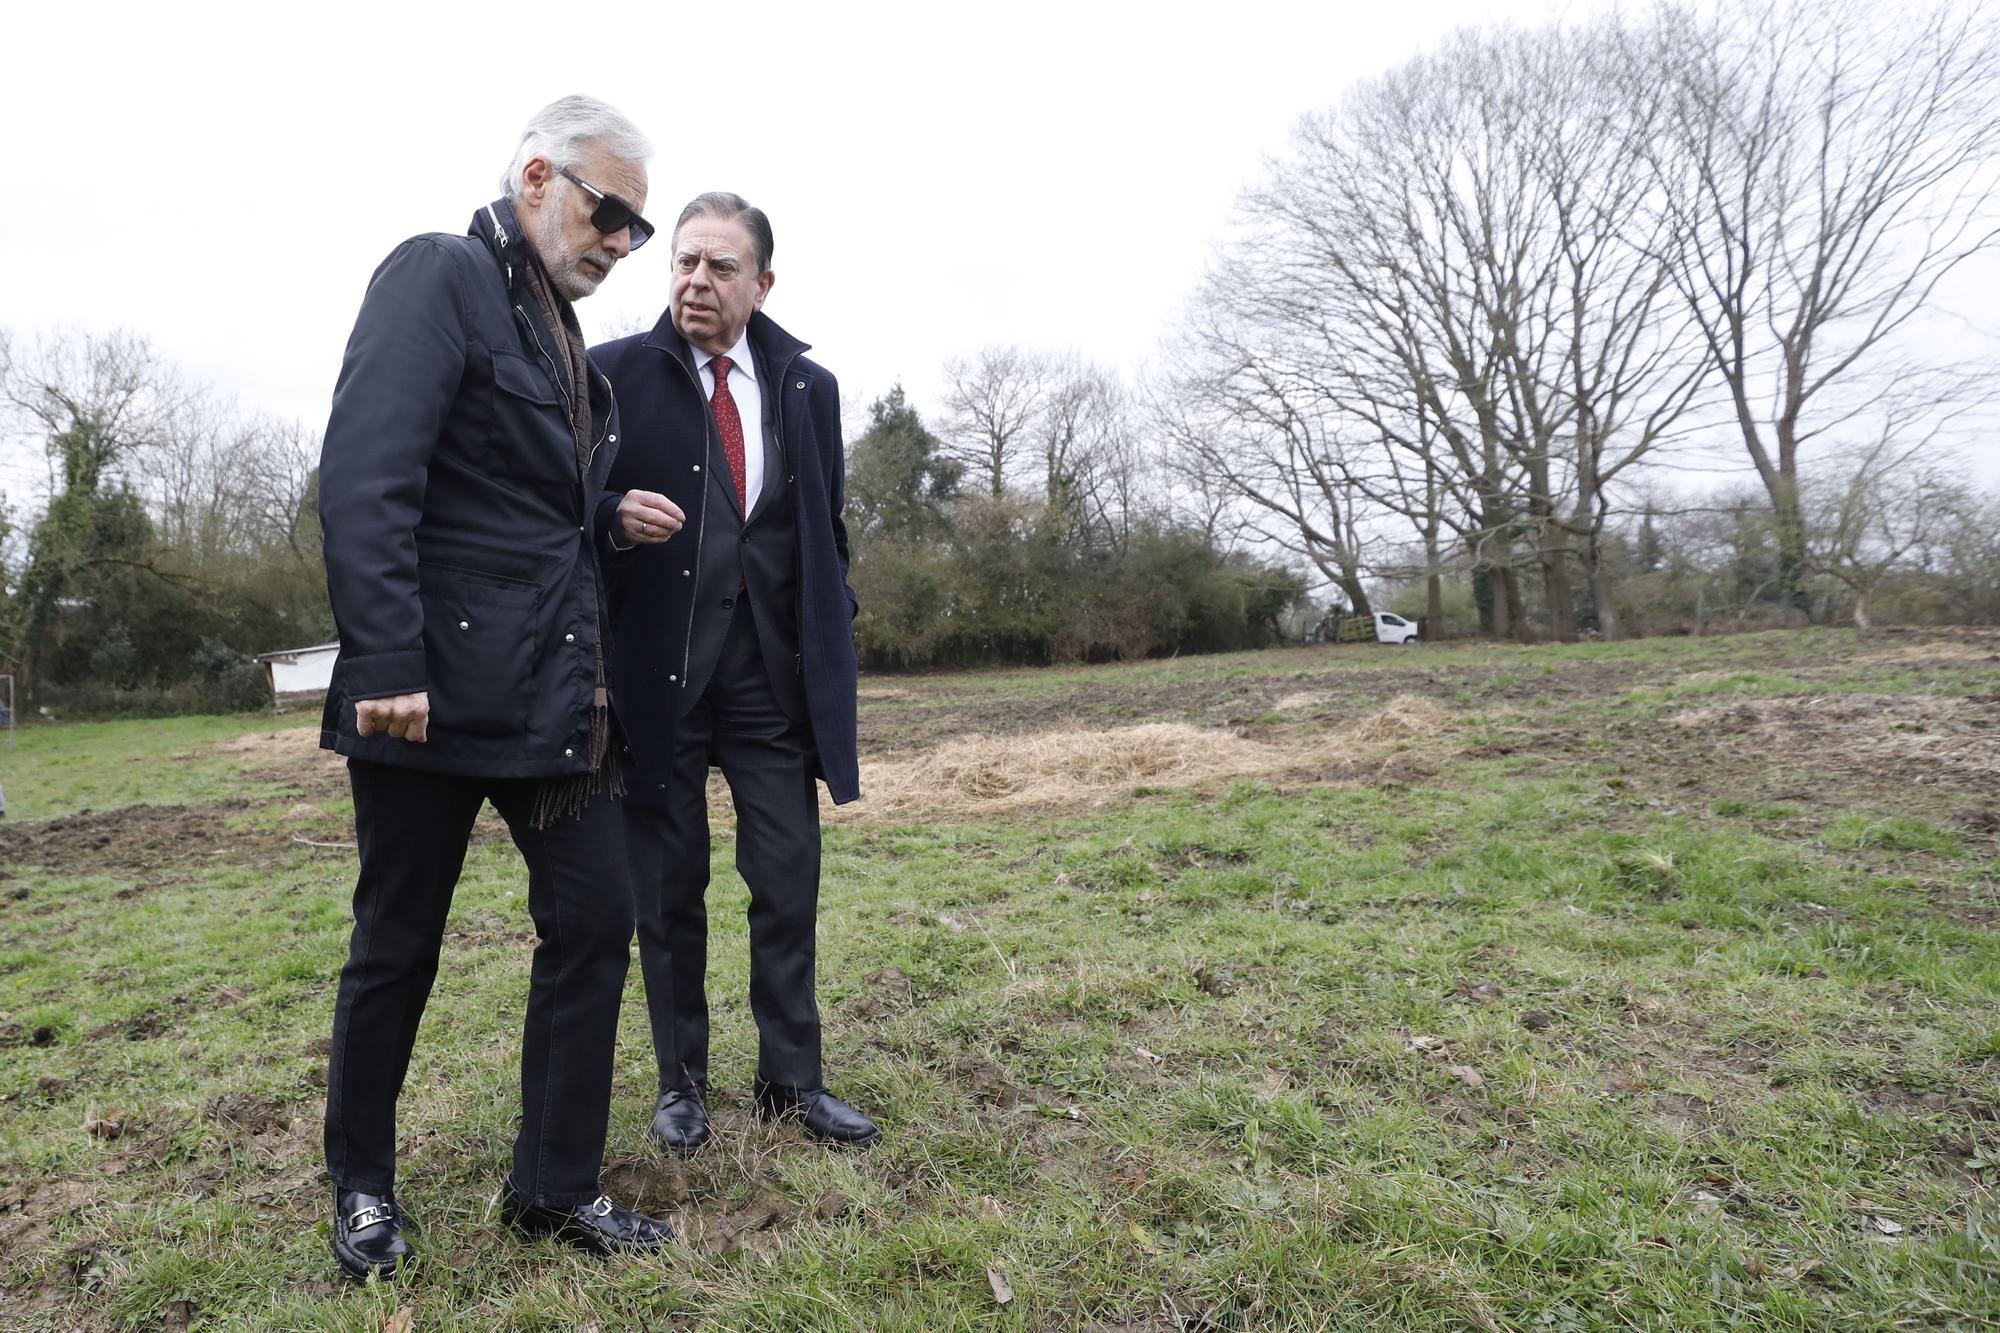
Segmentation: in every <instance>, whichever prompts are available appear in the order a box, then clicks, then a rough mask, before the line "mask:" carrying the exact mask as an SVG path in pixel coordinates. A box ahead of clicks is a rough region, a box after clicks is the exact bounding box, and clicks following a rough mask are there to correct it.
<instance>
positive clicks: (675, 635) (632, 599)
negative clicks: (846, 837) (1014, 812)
mask: <svg viewBox="0 0 2000 1333" xmlns="http://www.w3.org/2000/svg"><path fill="white" fill-rule="evenodd" d="M749 338H750V345H751V348H752V350H753V351H754V353H755V354H756V356H757V359H758V380H759V387H760V389H763V388H764V387H765V386H766V385H769V386H771V388H770V390H769V392H767V394H766V397H765V399H764V402H765V412H766V413H767V414H768V415H769V416H771V417H772V418H774V420H775V425H776V431H777V439H778V443H779V446H780V448H781V450H782V453H783V459H784V472H783V474H782V476H771V475H770V474H767V483H768V484H771V485H774V486H775V485H782V486H784V488H785V491H786V492H787V493H788V496H789V502H790V506H791V519H792V531H791V534H789V535H791V536H792V537H793V538H794V549H795V550H796V556H795V560H796V565H795V568H794V570H793V574H794V578H793V588H792V593H791V596H792V597H793V599H794V600H795V604H796V619H795V623H794V624H792V625H790V626H788V627H787V628H788V629H790V630H791V632H792V642H793V643H794V644H795V645H796V649H795V653H796V660H795V663H793V664H791V665H792V666H793V669H794V670H795V671H796V673H797V675H798V678H799V683H800V685H801V687H802V693H803V696H804V701H805V711H806V715H807V718H808V720H809V721H810V722H811V724H812V734H813V744H814V747H815V748H816V749H817V751H818V753H819V776H820V777H821V778H823V779H824V780H825V782H826V786H827V791H828V792H829V793H830V794H831V795H832V797H833V799H834V800H835V801H836V802H838V803H845V802H847V801H851V800H854V799H855V798H856V797H857V796H859V795H860V794H861V791H860V773H859V764H858V762H857V759H856V754H855V725H854V711H855V685H856V668H855V659H854V610H855V603H854V593H853V591H852V590H851V589H850V588H849V587H848V586H847V527H846V525H845V524H844V523H843V522H842V521H841V517H840V510H841V506H842V504H843V502H844V499H845V473H844V465H843V459H842V455H841V441H840V386H839V385H838V384H837V383H836V382H835V381H834V378H833V376H832V375H830V374H828V373H827V372H826V370H824V369H823V368H821V367H820V366H818V365H816V364H814V363H813V362H812V361H811V360H810V359H808V358H807V357H806V356H805V355H804V353H805V351H806V347H807V345H806V344H805V343H802V342H800V341H799V340H798V339H796V338H794V337H792V336H791V335H790V334H788V333H786V332H785V331H784V330H783V329H781V328H779V327H778V325H777V324H776V323H774V322H773V321H772V320H770V319H769V318H767V317H766V316H765V315H763V314H762V313H758V314H755V315H752V316H751V317H750V327H749ZM591 356H592V358H593V359H594V360H595V361H596V362H597V363H598V365H600V366H601V367H603V369H604V373H605V375H606V376H607V377H609V379H610V380H611V383H612V385H613V386H614V388H615V389H616V391H617V394H618V401H619V403H620V404H621V407H622V409H623V411H624V414H625V415H624V420H625V429H626V431H627V436H626V439H625V442H624V444H623V445H622V446H621V448H620V449H619V453H618V460H617V462H616V463H615V464H614V465H613V467H612V470H611V477H610V481H609V483H608V484H609V487H610V490H611V491H612V494H611V495H609V496H607V497H606V498H605V499H604V500H603V501H602V502H601V509H600V516H599V523H600V524H603V525H608V524H609V523H610V522H611V521H612V519H611V514H612V512H613V511H614V510H615V508H616V506H617V500H618V497H619V496H620V495H622V494H623V493H624V492H625V491H627V490H646V491H658V492H660V493H661V494H663V495H665V496H667V498H668V499H670V500H672V501H673V502H674V503H675V504H677V505H679V506H680V507H681V509H682V511H683V512H685V513H686V515H687V526H686V527H684V528H682V529H681V531H680V532H679V533H677V534H675V535H674V537H673V538H671V539H670V540H668V541H666V542H662V543H660V544H658V545H653V546H640V547H636V548H634V549H633V550H631V551H629V552H626V553H623V554H621V555H618V556H616V557H614V558H613V559H612V560H611V562H610V564H609V566H608V568H609V572H610V578H611V624H612V627H613V630H614V635H613V645H614V647H613V654H612V659H611V686H612V692H613V697H614V698H615V699H616V700H617V703H618V716H619V719H620V721H621V722H622V723H623V725H624V728H625V734H626V736H627V738H628V740H629V741H630V744H631V747H632V755H633V760H634V763H635V766H636V768H637V770H638V771H637V781H636V782H635V784H634V788H633V790H634V794H635V797H636V796H638V795H639V794H640V793H643V792H644V791H645V790H647V788H649V787H655V786H657V785H658V784H660V783H664V782H666V781H667V778H668V773H669V771H670V768H671V763H672V758H673V743H674V731H675V722H676V721H677V719H678V718H679V716H680V713H681V705H682V702H683V691H684V690H685V689H686V688H687V684H688V675H689V672H688V667H689V663H690V657H691V651H690V650H691V644H692V641H693V638H694V635H693V629H694V624H693V619H692V616H693V613H694V603H695V596H696V584H697V579H696V577H695V573H696V571H697V570H698V569H700V568H702V566H703V546H704V543H705V542H707V541H708V540H710V539H711V538H713V537H714V536H715V535H716V534H717V532H718V531H720V532H729V531H731V524H730V523H729V522H728V521H727V520H728V519H730V518H733V517H734V516H733V515H724V514H721V513H719V512H713V511H712V510H711V502H710V495H711V488H710V486H709V485H708V477H709V474H710V473H711V472H712V469H709V468H708V467H707V463H708V460H709V458H710V457H711V455H712V454H718V453H719V452H720V448H721V446H720V442H719V440H718V439H717V438H716V434H715V424H714V418H713V417H711V416H710V414H709V410H708V401H707V399H706V397H705V396H704V395H703V393H702V390H701V381H700V379H699V378H698V377H697V376H696V374H695V371H694V361H693V355H692V353H691V352H690V351H689V350H688V346H687V343H686V341H685V340H684V339H683V338H682V337H681V336H680V334H679V333H678V332H677V331H676V330H675V329H674V326H673V318H672V315H671V314H666V315H662V316H661V317H660V322H659V323H658V324H657V325H656V326H655V327H654V329H653V331H652V332H651V333H647V334H643V335H635V336H633V337H629V338H620V339H617V340H616V341H614V342H609V343H604V344H602V345H601V346H598V347H595V348H593V349H592V350H591ZM715 503H716V504H727V503H729V502H728V501H727V500H721V501H716V502H715ZM763 516H764V511H763V509H762V508H761V507H760V508H759V510H758V511H757V513H755V514H753V516H752V518H753V520H756V521H761V520H762V518H763ZM736 527H738V528H740V529H741V531H740V532H739V534H738V537H737V539H738V540H739V541H740V540H742V538H743V537H745V536H747V537H750V538H751V539H752V540H753V541H754V539H755V536H756V522H755V521H753V523H752V524H750V525H749V526H748V527H747V528H744V527H742V525H741V523H740V520H739V521H738V522H737V524H736ZM753 604H754V599H753ZM704 614H717V615H725V614H727V613H726V612H721V611H717V610H714V609H713V608H708V609H705V610H704ZM764 637H765V636H763V635H762V634H760V638H764ZM771 651H772V648H771V644H770V641H769V640H768V639H766V654H767V656H769V655H770V653H771ZM784 665H786V664H784V663H779V664H778V666H779V667H780V668H781V667H782V666H784ZM781 697H782V692H781Z"/></svg>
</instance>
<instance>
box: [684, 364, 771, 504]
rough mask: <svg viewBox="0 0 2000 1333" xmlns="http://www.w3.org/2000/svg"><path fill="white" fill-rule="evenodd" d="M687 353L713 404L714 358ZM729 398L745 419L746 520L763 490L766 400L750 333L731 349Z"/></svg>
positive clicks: (744, 478) (744, 496) (702, 389)
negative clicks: (759, 383)
mask: <svg viewBox="0 0 2000 1333" xmlns="http://www.w3.org/2000/svg"><path fill="white" fill-rule="evenodd" d="M688 350H689V351H691V352H693V353H694V369H695V374H697V375H699V376H700V377H701V391H702V392H703V393H704V394H706V395H707V396H708V398H709V399H710V401H711V402H712V401H713V400H714V398H715V369H714V365H713V362H714V361H715V357H714V355H713V354H712V353H709V352H704V351H702V350H701V349H700V348H699V347H691V348H689V349H688ZM729 396H730V397H731V398H734V399H735V400H736V415H737V416H739V417H741V418H742V419H743V517H744V518H746V519H747V518H749V517H750V515H751V514H753V513H755V512H756V509H757V497H758V495H759V494H761V493H762V492H763V489H764V397H763V395H762V394H760V393H758V392H757V358H756V357H754V356H752V355H751V354H750V331H749V330H748V329H745V330H744V331H743V334H742V336H741V337H739V338H737V340H736V346H734V347H732V348H730V349H729Z"/></svg>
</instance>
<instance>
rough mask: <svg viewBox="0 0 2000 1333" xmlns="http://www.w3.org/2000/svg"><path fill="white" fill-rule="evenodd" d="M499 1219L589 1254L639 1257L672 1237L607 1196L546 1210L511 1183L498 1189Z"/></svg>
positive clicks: (661, 1224) (655, 1222)
mask: <svg viewBox="0 0 2000 1333" xmlns="http://www.w3.org/2000/svg"><path fill="white" fill-rule="evenodd" d="M500 1216H501V1217H502V1218H504V1219H506V1222H507V1224H508V1225H509V1226H511V1227H513V1228H514V1229H515V1230H516V1231H519V1232H520V1233H522V1234H523V1235H527V1236H554V1237H555V1238H556V1239H557V1240H559V1241H562V1242H563V1243H564V1244H566V1245H574V1246H575V1247H576V1248H577V1249H579V1250H585V1251H588V1252H589V1253H591V1254H643V1253H645V1252H647V1251H649V1250H657V1249H659V1248H660V1247H661V1246H662V1245H665V1244H666V1243H667V1242H668V1241H670V1240H672V1239H673V1238H674V1232H673V1228H672V1227H670V1226H668V1225H667V1224H666V1223H665V1222H662V1221H660V1220H659V1219H658V1218H655V1217H648V1216H646V1215H645V1214H644V1213H635V1212H633V1211H632V1210H631V1209H630V1208H620V1207H619V1206H618V1205H617V1204H615V1203H613V1202H611V1196H610V1195H608V1194H600V1195H598V1196H597V1197H596V1198H595V1199H593V1200H592V1201H591V1202H589V1203H580V1204H577V1205H575V1206H574V1207H571V1208H550V1207H548V1206H546V1205H544V1204H539V1203H536V1202H535V1201H534V1200H533V1199H530V1198H528V1197H527V1196H526V1195H524V1194H521V1193H519V1192H518V1191H516V1190H515V1188H514V1182H513V1181H511V1180H510V1181H508V1182H507V1183H506V1184H505V1185H502V1186H501V1187H500Z"/></svg>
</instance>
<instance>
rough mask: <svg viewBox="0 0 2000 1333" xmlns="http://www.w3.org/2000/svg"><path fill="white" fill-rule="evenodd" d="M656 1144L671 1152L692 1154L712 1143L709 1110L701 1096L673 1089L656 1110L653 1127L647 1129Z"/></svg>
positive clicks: (655, 1105)
mask: <svg viewBox="0 0 2000 1333" xmlns="http://www.w3.org/2000/svg"><path fill="white" fill-rule="evenodd" d="M646 1134H647V1136H648V1137H649V1138H651V1139H652V1140H653V1142H655V1143H657V1144H659V1145H660V1146H661V1147H662V1148H665V1149H666V1150H667V1151H668V1152H677V1153H691V1152H693V1151H694V1150H695V1149H696V1148H699V1147H700V1146H701V1145H702V1144H704V1143H707V1142H708V1140H709V1134H710V1131H709V1128H708V1108H707V1107H706V1106H704V1105H703V1104H702V1100H701V1094H700V1093H699V1092H682V1091H681V1090H680V1089H679V1088H669V1089H667V1090H666V1091H665V1092H663V1093H661V1094H660V1100H659V1101H658V1102H656V1103H655V1104H654V1106H653V1123H652V1124H651V1125H649V1126H648V1127H647V1129H646Z"/></svg>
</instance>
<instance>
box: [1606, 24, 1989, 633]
mask: <svg viewBox="0 0 2000 1333" xmlns="http://www.w3.org/2000/svg"><path fill="white" fill-rule="evenodd" d="M1650 39H1651V40H1652V41H1654V42H1655V43H1657V45H1656V46H1655V47H1654V49H1653V50H1652V51H1650V52H1647V53H1644V54H1642V55H1640V56H1639V57H1638V58H1639V59H1641V60H1642V61H1643V63H1644V64H1645V65H1646V66H1647V67H1648V68H1651V69H1654V70H1657V71H1658V72H1659V74H1660V76H1661V77H1660V87H1661V94H1660V95H1661V98H1662V100H1663V107H1664V110H1665V113H1666V114H1665V118H1664V121H1663V127H1662V133H1661V134H1660V135H1659V136H1658V137H1657V141H1656V149H1655V156H1654V161H1655V166H1656V171H1657V174H1658V179H1659V183H1660V195H1661V198H1662V199H1663V201H1664V206H1665V207H1666V209H1667V210H1668V217H1669V220H1670V222H1671V240H1672V247H1671V249H1670V250H1669V251H1668V257H1669V258H1670V260H1671V262H1672V266H1673V273H1674V280H1675V283H1676V286H1677V287H1678V289H1679V292H1680V295H1681V297H1682V298H1683V299H1684V300H1685V302H1686V303H1687V307H1688V309H1689V311H1690V313H1691V314H1692V315H1693V317H1694V320H1695V322H1696V325H1697V327H1698V329H1699V331H1700V335H1701V338H1702V342H1703V345H1704V347H1705V349H1706V351H1707V354H1708V358H1709V360H1710V362H1711V364H1712V365H1713V367H1714V369H1715V371H1716V373H1717V374H1718V375H1719V376H1720V378H1721V381H1722V383H1723V385H1724V387H1725V388H1726V391H1727V394H1728V398H1729V402H1730V407H1731V413H1732V416H1733V418H1734V421H1735V425H1736V428H1737V431H1738V432H1739V433H1740V435H1741V439H1742V444H1743V448H1744V450H1745V451H1746V452H1747V454H1748V456H1749V459H1750V461H1751V463H1752V464H1753V465H1754V467H1755V468H1756V471H1757V475H1758V477H1759V479H1760V480H1761V482H1762V484H1763V487H1764V491H1765V493H1766V494H1767V495H1768V496H1769V498H1770V503H1771V507H1772V512H1773V515H1774V517H1775V522H1776V528H1777V534H1778V541H1779V547H1780V555H1781V560H1782V562H1783V567H1782V570H1781V584H1782V587H1783V590H1784V594H1785V596H1786V598H1787V599H1788V600H1789V601H1790V603H1791V604H1792V605H1793V606H1794V607H1796V608H1797V610H1798V611H1799V612H1801V613H1804V612H1805V611H1806V610H1807V609H1808V607H1809V599H1810V594H1809V591H1808V589H1807V586H1806V581H1805V576H1806V572H1807V569H1808V565H1809V561H1808V558H1807V550H1806V544H1807V537H1806V525H1805V520H1804V514H1803V509H1802V506H1801V501H1800V485H1801V476H1802V474H1801V454H1802V452H1803V451H1804V450H1805V449H1806V447H1807V446H1808V444H1809V443H1811V442H1812V441H1813V440H1814V439H1815V438H1816V437H1819V436H1822V435H1826V434H1829V433H1838V432H1839V431H1840V428H1842V427H1844V426H1847V425H1849V424H1850V423H1851V422H1853V421H1854V419H1855V418H1856V417H1857V416H1861V415H1864V414H1865V413H1866V412H1867V408H1868V404H1869V400H1870V399H1871V398H1872V397H1873V395H1874V394H1875V393H1876V392H1877V391H1879V390H1880V389H1881V388H1882V387H1883V386H1884V385H1885V384H1887V383H1889V382H1892V381H1894V380H1897V379H1904V380H1907V377H1908V376H1909V375H1911V374H1912V373H1916V367H1913V366H1912V365H1911V364H1910V363H1909V362H1908V361H1907V360H1906V359H1904V358H1903V357H1901V356H1900V355H1898V339H1899V337H1900V335H1902V334H1904V333H1906V332H1907V331H1909V330H1910V329H1911V327H1912V325H1913V321H1915V320H1916V319H1917V317H1918V316H1919V314H1920V313H1921V312H1923V311H1924V310H1925V309H1926V308H1927V307H1928V306H1929V305H1930V303H1931V302H1932V300H1933V298H1934V297H1935V296H1936V294H1937V292H1938V290H1939V285H1940V284H1941V283H1942V282H1943V281H1944V280H1945V279H1946V278H1947V277H1948V276H1949V275H1950V274H1952V273H1953V272H1954V271H1956V270H1957V269H1958V268H1959V267H1960V265H1962V264H1963V263H1964V262H1965V261H1966V260H1967V259H1969V258H1971V257H1972V256H1974V255H1976V254H1979V253H1980V252H1982V251H1984V250H1987V249H1988V248H1990V247H1992V246H1993V245H1994V243H1995V241H1996V240H2000V226H1996V217H1995V213H1996V205H2000V153H1996V146H2000V46H1996V41H1995V34H1994V25H1993V22H1992V19H1991V16H1990V15H1989V14H1987V13H1986V12H1984V10H1983V9H1982V7H1980V6H1976V5H1975V6H1970V7H1968V6H1964V5H1959V4H1944V5H1940V6H1938V7H1936V8H1934V9H1931V10H1929V11H1928V12H1923V11H1919V12H1916V13H1912V12H1911V11H1910V10H1909V9H1908V8H1907V7H1904V6H1870V5H1864V4H1861V3H1859V2H1858V0H1763V3H1758V4H1755V5H1751V6H1730V7H1726V8H1723V9H1721V10H1718V11H1717V15H1716V17H1714V18H1713V19H1711V20H1705V21H1704V20H1697V19H1695V18H1694V17H1692V16H1690V15H1689V14H1687V13H1685V12H1683V11H1673V10H1664V11H1662V16H1661V22H1660V23H1659V24H1658V25H1657V26H1656V28H1655V29H1654V30H1653V31H1652V33H1651V34H1650ZM1863 428H1864V429H1866V427H1863Z"/></svg>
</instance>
